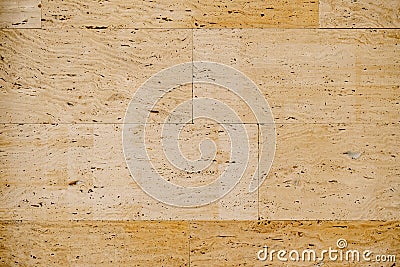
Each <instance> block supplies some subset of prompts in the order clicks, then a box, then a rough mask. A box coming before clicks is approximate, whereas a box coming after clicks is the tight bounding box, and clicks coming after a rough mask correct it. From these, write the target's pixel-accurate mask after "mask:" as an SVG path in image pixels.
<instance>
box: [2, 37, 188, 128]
mask: <svg viewBox="0 0 400 267" xmlns="http://www.w3.org/2000/svg"><path fill="white" fill-rule="evenodd" d="M191 35H192V34H191V31H190V30H112V31H111V30H99V31H95V30H73V31H68V30H60V29H59V30H45V31H43V30H29V31H25V30H24V31H22V30H3V31H2V32H1V33H0V40H1V43H2V47H1V54H2V57H3V62H4V63H5V64H3V65H2V67H1V68H0V73H1V74H2V76H3V77H4V79H2V80H1V81H0V84H1V87H2V90H3V92H4V93H3V95H2V97H1V99H0V105H1V111H0V114H1V115H0V116H1V122H7V123H8V122H13V123H44V122H45V123H59V122H62V123H82V122H90V123H92V122H107V123H122V122H123V120H124V116H125V112H126V109H127V107H128V104H129V102H130V101H131V99H132V97H133V95H134V93H135V92H137V89H138V88H139V87H140V86H141V85H142V84H143V83H144V82H146V80H147V79H149V78H150V77H151V76H152V75H154V74H156V73H157V72H159V71H161V70H163V69H164V68H168V67H171V66H173V65H175V64H179V63H185V62H190V61H191V54H192V52H191ZM182 75H183V74H182ZM186 76H188V77H187V79H188V80H191V72H188V73H187V74H186ZM173 78H175V77H173ZM177 90H178V91H177V92H178V93H176V92H171V93H170V94H166V95H165V96H164V98H165V99H170V100H169V101H167V102H165V101H164V102H163V103H160V107H159V108H160V109H158V111H159V116H161V115H163V114H165V112H166V111H165V112H164V109H168V105H169V104H170V103H173V104H176V103H179V102H181V101H185V100H187V99H190V98H191V95H192V90H191V87H190V86H189V87H188V86H182V87H180V88H178V89H177ZM143 112H144V111H143ZM186 112H191V111H190V110H188V111H186ZM156 117H157V116H156V114H154V116H153V119H155V118H156ZM130 122H134V121H130Z"/></svg>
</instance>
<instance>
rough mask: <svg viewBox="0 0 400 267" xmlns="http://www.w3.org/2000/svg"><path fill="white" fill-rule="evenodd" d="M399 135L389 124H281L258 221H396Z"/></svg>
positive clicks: (396, 128) (263, 174)
mask: <svg viewBox="0 0 400 267" xmlns="http://www.w3.org/2000/svg"><path fill="white" fill-rule="evenodd" d="M264 127H265V126H260V132H261V133H263V131H264ZM398 133H399V124H386V123H385V124H383V123H382V124H375V125H372V124H349V125H346V124H329V125H328V124H278V125H277V142H276V144H277V146H276V153H275V159H274V163H273V165H272V169H271V171H270V173H269V174H268V176H267V177H266V175H265V172H260V178H261V179H262V180H265V181H264V183H263V184H262V186H261V187H260V188H259V194H260V198H259V201H260V217H261V218H262V219H268V220H292V219H295V220H297V219H304V220H314V219H315V220H359V219H362V220H377V219H379V220H397V219H398V218H399V205H400V199H399V194H397V192H398V190H399V186H400V180H399V174H400V172H399V170H400V169H399V157H398V154H399V151H400V147H399V144H398V142H397V139H398ZM265 138H268V135H265V134H264V135H263V136H261V137H260V140H265ZM348 151H351V152H354V153H361V155H356V154H354V155H350V156H349V155H348V154H344V153H346V152H348ZM352 157H353V158H352ZM260 164H261V166H262V165H263V164H264V163H263V162H261V163H260Z"/></svg>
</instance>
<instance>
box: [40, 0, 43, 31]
mask: <svg viewBox="0 0 400 267" xmlns="http://www.w3.org/2000/svg"><path fill="white" fill-rule="evenodd" d="M40 29H41V30H43V3H42V1H40Z"/></svg>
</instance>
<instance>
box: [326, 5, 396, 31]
mask: <svg viewBox="0 0 400 267" xmlns="http://www.w3.org/2000/svg"><path fill="white" fill-rule="evenodd" d="M399 11H400V4H399V1H397V0H378V1H373V2H372V1H357V0H353V1H344V0H339V1H338V0H320V1H319V24H320V27H323V28H325V27H326V28H398V27H399V26H400V18H399Z"/></svg>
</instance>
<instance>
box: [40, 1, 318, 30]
mask: <svg viewBox="0 0 400 267" xmlns="http://www.w3.org/2000/svg"><path fill="white" fill-rule="evenodd" d="M43 19H44V20H43V25H44V27H45V28H53V27H57V28H58V27H63V28H67V27H68V28H95V29H96V28H192V27H195V28H203V27H205V28H226V27H228V28H235V27H238V28H255V27H257V28H271V27H283V28H289V27H295V28H306V27H309V28H310V27H314V28H316V27H318V1H302V0H291V1H286V2H281V1H276V0H275V1H269V2H268V3H266V2H265V1H261V0H257V1H253V2H248V1H243V0H240V1H234V2H232V1H231V2H227V1H202V2H199V1H196V0H191V1H183V0H174V1H169V2H168V3H167V2H165V1H159V0H157V1H151V2H149V1H136V2H131V3H128V2H126V1H122V0H118V1H113V2H107V1H105V2H103V1H100V2H99V1H93V0H91V1H86V2H85V3H83V2H79V1H60V0H46V1H44V2H43Z"/></svg>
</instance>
